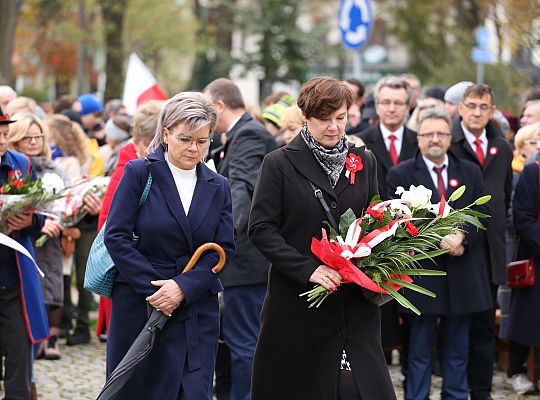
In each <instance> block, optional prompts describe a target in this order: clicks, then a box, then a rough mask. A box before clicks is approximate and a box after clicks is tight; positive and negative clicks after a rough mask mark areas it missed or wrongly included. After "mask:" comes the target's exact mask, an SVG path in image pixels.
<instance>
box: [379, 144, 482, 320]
mask: <svg viewBox="0 0 540 400" xmlns="http://www.w3.org/2000/svg"><path fill="white" fill-rule="evenodd" d="M448 159H449V161H448V182H450V181H451V180H455V181H457V182H456V183H457V184H455V185H454V186H452V185H450V184H449V185H448V188H447V190H446V196H447V197H449V196H450V195H451V194H452V192H453V191H454V190H456V189H457V188H458V187H459V186H462V185H465V186H466V187H467V190H465V193H464V194H463V196H461V198H459V199H458V200H456V201H455V202H453V203H451V204H450V205H451V206H452V207H453V208H463V207H466V206H468V205H469V204H471V203H472V202H474V201H475V200H476V199H477V198H479V197H480V196H482V191H483V186H482V173H481V171H480V168H479V167H478V166H476V165H474V164H473V163H471V162H469V161H465V160H459V159H458V158H456V157H454V156H452V155H451V154H448ZM387 181H388V193H395V191H396V188H397V187H398V186H403V187H404V188H405V190H408V189H409V187H410V185H414V186H418V185H424V186H425V187H426V188H428V189H430V190H431V191H432V195H431V202H432V203H434V204H436V203H438V202H439V201H440V197H439V193H438V191H437V188H436V187H435V185H434V183H433V179H431V175H430V174H429V171H428V169H427V166H426V163H425V162H424V159H423V158H422V156H421V154H420V152H418V153H417V154H416V156H415V158H413V159H411V160H408V161H405V162H403V163H401V164H399V165H397V166H395V167H394V168H392V169H390V171H389V172H388V176H387ZM488 204H489V203H488ZM479 211H483V212H486V211H487V210H486V209H482V210H479ZM488 213H489V212H488ZM482 223H483V224H484V225H486V224H488V223H489V220H483V221H482ZM464 230H466V231H467V232H466V234H465V243H466V245H465V252H464V253H463V255H462V256H461V257H451V256H449V255H443V256H439V257H437V258H435V261H436V265H435V264H434V263H433V262H432V261H429V260H426V261H423V262H422V267H424V268H428V269H438V270H442V271H446V273H447V275H446V277H440V276H424V277H416V278H413V279H414V281H415V283H417V284H418V285H420V286H423V287H425V288H426V289H429V290H431V291H432V292H435V293H436V295H437V297H436V298H435V299H433V298H431V297H428V296H425V295H423V294H420V293H417V292H415V291H412V290H404V291H403V293H404V295H405V297H407V299H409V300H410V301H411V302H412V303H413V304H414V305H415V306H416V307H418V309H419V310H420V311H421V312H422V314H431V315H433V314H435V315H448V314H452V315H460V314H467V313H473V312H478V311H483V310H488V309H490V308H491V307H492V300H491V291H490V284H489V282H490V277H489V275H488V272H487V268H486V266H485V263H486V261H487V260H486V255H485V252H484V251H483V250H482V248H479V245H481V241H479V240H478V238H479V236H482V235H484V232H483V231H482V232H478V231H477V229H476V228H475V227H473V226H470V225H466V226H465V227H464ZM400 312H404V313H409V312H410V310H408V309H407V310H406V309H404V308H401V309H400Z"/></svg>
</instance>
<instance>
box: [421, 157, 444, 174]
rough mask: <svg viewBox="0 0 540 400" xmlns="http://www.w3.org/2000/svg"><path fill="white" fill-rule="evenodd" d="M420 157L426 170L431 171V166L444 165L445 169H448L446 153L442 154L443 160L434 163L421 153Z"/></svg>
mask: <svg viewBox="0 0 540 400" xmlns="http://www.w3.org/2000/svg"><path fill="white" fill-rule="evenodd" d="M422 158H423V159H424V162H425V163H426V166H427V169H428V171H433V167H442V166H443V165H444V166H445V170H448V154H445V155H444V161H443V162H442V164H435V163H434V162H433V161H431V160H429V159H427V158H426V157H424V156H423V155H422Z"/></svg>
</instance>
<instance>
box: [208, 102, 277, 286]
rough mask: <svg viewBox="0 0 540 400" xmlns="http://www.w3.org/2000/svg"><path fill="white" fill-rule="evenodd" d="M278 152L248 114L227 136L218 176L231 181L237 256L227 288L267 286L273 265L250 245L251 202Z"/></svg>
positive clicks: (225, 276)
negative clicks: (266, 164) (265, 166)
mask: <svg viewBox="0 0 540 400" xmlns="http://www.w3.org/2000/svg"><path fill="white" fill-rule="evenodd" d="M275 148H276V142H275V140H274V138H273V137H272V135H271V134H270V132H268V131H267V130H266V128H265V127H264V126H263V125H262V124H261V123H259V122H258V121H256V120H254V119H253V118H251V115H249V114H248V113H244V115H242V117H241V118H240V120H239V121H238V122H237V123H236V125H234V127H233V128H232V129H231V130H230V131H229V132H227V142H226V144H225V146H224V148H223V154H224V158H223V159H222V160H221V162H220V164H219V169H218V172H219V173H220V174H221V175H223V176H225V177H226V178H228V179H229V183H230V185H231V193H232V210H233V219H234V233H235V241H236V252H235V254H234V256H233V258H232V260H231V262H230V264H229V266H228V268H227V269H226V270H225V271H224V272H223V274H222V275H221V282H222V283H223V286H224V287H227V286H238V285H251V284H256V283H264V282H266V279H267V274H268V267H269V265H270V263H269V262H268V261H267V260H266V259H265V258H264V257H263V256H262V255H261V253H259V251H258V250H257V249H256V248H255V247H254V246H253V245H252V244H251V243H250V242H249V241H248V238H247V228H248V219H249V210H250V208H251V198H252V197H253V190H254V188H255V182H256V181H257V175H258V173H259V169H260V167H261V163H262V161H263V158H264V156H265V155H266V154H267V153H269V152H271V151H272V150H274V149H275Z"/></svg>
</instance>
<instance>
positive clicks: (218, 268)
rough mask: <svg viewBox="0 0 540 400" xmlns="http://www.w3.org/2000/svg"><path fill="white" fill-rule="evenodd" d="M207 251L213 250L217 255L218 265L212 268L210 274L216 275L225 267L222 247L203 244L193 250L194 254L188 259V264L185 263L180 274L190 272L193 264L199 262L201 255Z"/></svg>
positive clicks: (214, 244)
mask: <svg viewBox="0 0 540 400" xmlns="http://www.w3.org/2000/svg"><path fill="white" fill-rule="evenodd" d="M208 250H215V251H216V252H217V253H218V255H219V260H218V263H217V264H216V265H215V266H214V268H212V272H213V273H214V274H217V273H218V272H219V271H221V270H222V269H223V267H224V266H225V260H226V259H227V256H226V255H225V250H223V247H221V246H220V245H219V244H217V243H205V244H203V245H201V246H199V248H198V249H197V250H195V253H193V255H192V256H191V258H190V259H189V262H188V263H187V265H186V267H185V268H184V270H183V271H182V273H184V272H188V271H190V270H191V269H192V268H193V267H194V266H195V264H197V261H199V258H200V257H201V255H202V254H203V253H204V252H205V251H208Z"/></svg>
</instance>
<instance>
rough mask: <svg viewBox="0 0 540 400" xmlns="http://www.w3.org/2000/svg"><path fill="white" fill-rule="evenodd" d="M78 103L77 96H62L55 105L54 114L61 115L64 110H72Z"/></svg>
mask: <svg viewBox="0 0 540 400" xmlns="http://www.w3.org/2000/svg"><path fill="white" fill-rule="evenodd" d="M76 101H77V98H76V97H75V96H72V95H70V94H63V95H61V96H60V97H59V98H58V99H56V101H55V102H54V105H53V113H54V114H60V113H61V112H62V111H64V110H68V109H71V108H72V107H73V103H75V102H76Z"/></svg>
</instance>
